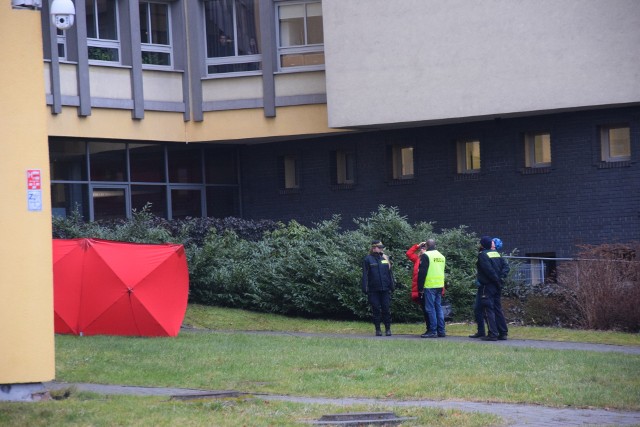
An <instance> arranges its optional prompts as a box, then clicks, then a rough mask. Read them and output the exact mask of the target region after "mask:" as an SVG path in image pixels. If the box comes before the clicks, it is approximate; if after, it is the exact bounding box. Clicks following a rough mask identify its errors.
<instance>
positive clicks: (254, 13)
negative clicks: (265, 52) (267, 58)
mask: <svg viewBox="0 0 640 427" xmlns="http://www.w3.org/2000/svg"><path fill="white" fill-rule="evenodd" d="M258 3H259V0H207V1H205V2H204V11H205V17H204V19H205V33H206V34H205V37H206V50H207V59H206V63H207V74H214V75H215V74H220V73H238V72H251V71H258V70H260V69H261V61H262V56H261V55H260V14H259V10H258Z"/></svg>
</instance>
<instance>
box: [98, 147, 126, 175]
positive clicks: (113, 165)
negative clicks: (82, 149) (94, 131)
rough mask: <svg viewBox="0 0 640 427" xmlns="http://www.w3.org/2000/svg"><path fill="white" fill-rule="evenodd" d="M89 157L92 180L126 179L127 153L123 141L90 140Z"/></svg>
mask: <svg viewBox="0 0 640 427" xmlns="http://www.w3.org/2000/svg"><path fill="white" fill-rule="evenodd" d="M89 159H90V168H91V180H92V181H125V180H126V179H127V173H126V171H127V153H126V146H125V144H124V143H118V142H90V143H89Z"/></svg>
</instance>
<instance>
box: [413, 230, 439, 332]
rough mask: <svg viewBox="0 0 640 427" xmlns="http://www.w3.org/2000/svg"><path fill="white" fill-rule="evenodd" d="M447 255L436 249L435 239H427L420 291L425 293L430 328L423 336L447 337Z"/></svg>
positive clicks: (419, 284) (420, 267) (419, 270)
mask: <svg viewBox="0 0 640 427" xmlns="http://www.w3.org/2000/svg"><path fill="white" fill-rule="evenodd" d="M445 262H446V260H445V257H444V255H442V254H441V253H440V252H439V251H438V250H437V249H436V242H435V240H433V239H429V240H427V250H426V252H424V253H423V254H422V255H420V266H419V267H418V292H419V293H423V294H424V304H425V311H426V312H427V313H428V314H429V330H428V331H427V332H426V333H424V334H422V335H420V336H421V337H422V338H438V337H445V336H446V333H445V327H444V312H443V311H442V288H444V267H445Z"/></svg>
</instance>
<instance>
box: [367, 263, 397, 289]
mask: <svg viewBox="0 0 640 427" xmlns="http://www.w3.org/2000/svg"><path fill="white" fill-rule="evenodd" d="M394 289H395V282H394V280H393V272H392V271H391V261H389V257H387V256H386V255H383V254H380V253H372V254H369V255H367V256H366V257H364V261H363V262H362V292H364V293H365V294H366V293H369V291H393V290H394Z"/></svg>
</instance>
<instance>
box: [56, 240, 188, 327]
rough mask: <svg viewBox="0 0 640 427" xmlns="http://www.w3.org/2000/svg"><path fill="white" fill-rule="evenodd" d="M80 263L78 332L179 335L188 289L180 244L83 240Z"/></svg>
mask: <svg viewBox="0 0 640 427" xmlns="http://www.w3.org/2000/svg"><path fill="white" fill-rule="evenodd" d="M82 265H83V268H82V275H81V291H80V303H79V305H78V306H77V307H78V312H79V315H78V323H77V328H76V329H75V331H76V333H79V334H82V335H98V334H105V335H135V336H176V335H178V332H179V331H180V325H181V324H182V320H183V319H184V314H185V312H186V309H187V297H188V291H189V273H188V270H187V261H186V256H185V252H184V248H183V246H182V245H147V244H136V243H121V242H111V241H106V240H96V239H87V240H86V251H85V253H84V258H83V261H82ZM54 285H55V286H57V283H56V281H54ZM56 332H59V331H58V330H57V329H56Z"/></svg>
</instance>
